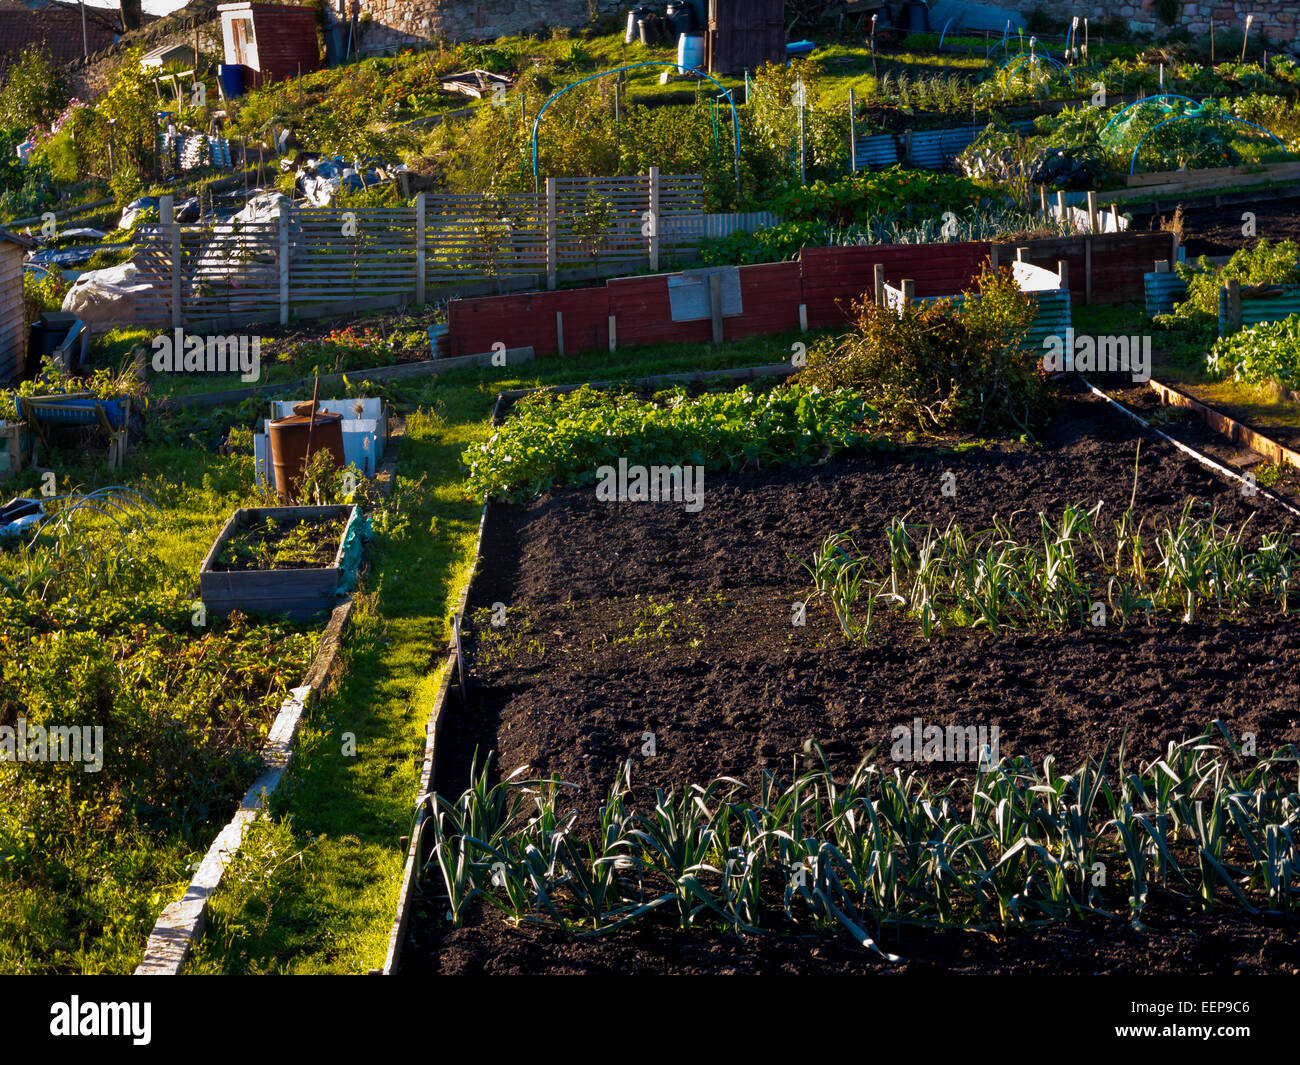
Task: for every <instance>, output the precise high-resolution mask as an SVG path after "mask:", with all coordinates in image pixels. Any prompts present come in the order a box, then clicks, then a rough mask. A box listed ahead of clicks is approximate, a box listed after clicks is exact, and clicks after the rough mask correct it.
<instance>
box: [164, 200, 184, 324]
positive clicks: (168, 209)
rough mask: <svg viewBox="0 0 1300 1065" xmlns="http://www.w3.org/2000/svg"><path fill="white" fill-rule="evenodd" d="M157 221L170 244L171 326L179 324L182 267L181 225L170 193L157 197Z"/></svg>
mask: <svg viewBox="0 0 1300 1065" xmlns="http://www.w3.org/2000/svg"><path fill="white" fill-rule="evenodd" d="M158 221H159V222H161V223H162V227H163V231H164V232H165V233H166V234H167V240H168V243H169V244H170V245H171V262H172V276H171V282H172V286H171V287H172V328H173V329H179V328H180V326H181V317H182V315H181V276H182V273H183V271H184V267H183V266H182V264H181V227H180V223H179V222H177V221H176V209H175V207H174V206H173V200H172V197H171V195H170V194H168V195H166V196H160V197H158Z"/></svg>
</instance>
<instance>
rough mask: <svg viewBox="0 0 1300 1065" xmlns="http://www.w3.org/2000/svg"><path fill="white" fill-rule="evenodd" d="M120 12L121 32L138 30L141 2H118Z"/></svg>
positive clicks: (122, 0) (135, 0)
mask: <svg viewBox="0 0 1300 1065" xmlns="http://www.w3.org/2000/svg"><path fill="white" fill-rule="evenodd" d="M119 2H120V5H121V10H122V32H124V33H125V32H126V31H128V30H138V29H139V28H140V22H141V14H140V11H141V3H142V0H119Z"/></svg>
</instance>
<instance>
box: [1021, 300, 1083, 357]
mask: <svg viewBox="0 0 1300 1065" xmlns="http://www.w3.org/2000/svg"><path fill="white" fill-rule="evenodd" d="M1030 295H1031V296H1032V297H1033V298H1034V302H1036V303H1037V304H1038V313H1037V314H1036V315H1035V316H1034V322H1033V325H1031V326H1030V327H1029V332H1028V333H1026V334H1025V339H1024V341H1023V343H1022V344H1021V348H1022V349H1024V350H1025V351H1033V352H1042V350H1043V341H1044V340H1045V339H1046V338H1047V337H1050V336H1058V337H1064V336H1066V331H1067V330H1068V329H1069V328H1070V327H1071V325H1072V324H1073V318H1072V316H1071V313H1070V291H1069V289H1063V288H1062V289H1056V290H1055V291H1051V292H1031V293H1030Z"/></svg>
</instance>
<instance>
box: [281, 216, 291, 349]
mask: <svg viewBox="0 0 1300 1065" xmlns="http://www.w3.org/2000/svg"><path fill="white" fill-rule="evenodd" d="M280 324H281V325H288V324H289V204H288V203H287V202H281V204H280Z"/></svg>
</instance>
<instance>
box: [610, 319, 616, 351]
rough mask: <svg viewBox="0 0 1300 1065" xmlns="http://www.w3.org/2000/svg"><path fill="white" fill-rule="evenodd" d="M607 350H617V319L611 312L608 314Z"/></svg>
mask: <svg viewBox="0 0 1300 1065" xmlns="http://www.w3.org/2000/svg"><path fill="white" fill-rule="evenodd" d="M609 350H610V351H617V350H618V319H617V318H615V316H614V315H612V314H611V315H610V316H609Z"/></svg>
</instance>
